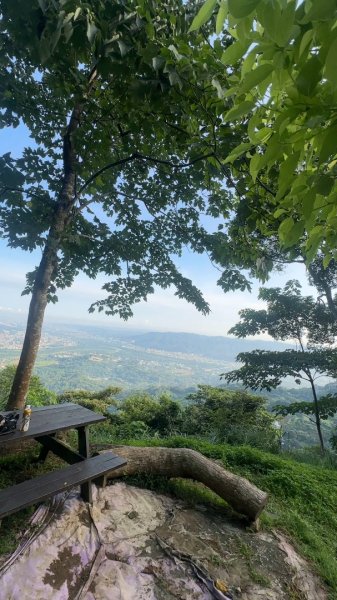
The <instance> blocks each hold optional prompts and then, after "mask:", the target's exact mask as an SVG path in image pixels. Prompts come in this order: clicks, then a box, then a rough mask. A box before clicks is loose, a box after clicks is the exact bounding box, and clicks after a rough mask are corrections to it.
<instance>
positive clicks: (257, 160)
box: [249, 154, 264, 183]
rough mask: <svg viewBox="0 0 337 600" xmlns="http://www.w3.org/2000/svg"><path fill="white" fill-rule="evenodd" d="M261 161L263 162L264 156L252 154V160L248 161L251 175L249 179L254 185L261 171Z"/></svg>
mask: <svg viewBox="0 0 337 600" xmlns="http://www.w3.org/2000/svg"><path fill="white" fill-rule="evenodd" d="M263 160H264V156H263V155H262V154H254V156H253V158H252V159H251V161H250V164H249V172H250V174H251V177H252V179H253V181H254V183H255V181H256V178H257V176H258V174H259V171H260V169H261V166H262V162H263Z"/></svg>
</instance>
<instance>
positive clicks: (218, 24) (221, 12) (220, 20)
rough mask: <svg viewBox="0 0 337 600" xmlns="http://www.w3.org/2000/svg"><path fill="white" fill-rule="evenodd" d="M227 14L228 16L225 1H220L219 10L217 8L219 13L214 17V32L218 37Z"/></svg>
mask: <svg viewBox="0 0 337 600" xmlns="http://www.w3.org/2000/svg"><path fill="white" fill-rule="evenodd" d="M227 14H228V6H227V0H221V3H220V8H219V11H218V14H217V17H216V27H215V31H216V34H217V35H219V33H221V31H222V28H223V26H224V22H225V20H226V17H227Z"/></svg>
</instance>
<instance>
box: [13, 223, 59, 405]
mask: <svg viewBox="0 0 337 600" xmlns="http://www.w3.org/2000/svg"><path fill="white" fill-rule="evenodd" d="M56 225H57V227H56V226H55V227H53V228H52V229H51V230H50V232H49V234H48V239H47V242H46V246H45V249H44V252H43V255H42V259H41V262H40V265H39V267H38V270H37V274H36V277H35V282H34V288H33V293H32V298H31V301H30V305H29V312H28V319H27V326H26V333H25V338H24V342H23V347H22V350H21V355H20V359H19V364H18V366H17V369H16V373H15V376H14V380H13V384H12V388H11V391H10V394H9V398H8V402H7V410H12V409H14V408H18V409H22V408H23V406H24V404H25V399H26V396H27V393H28V390H29V383H30V379H31V376H32V372H33V368H34V364H35V360H36V356H37V352H38V349H39V344H40V339H41V332H42V325H43V318H44V312H45V309H46V306H47V301H48V290H49V287H50V284H51V282H52V277H53V272H54V269H55V267H56V261H57V250H58V242H59V239H60V236H59V235H57V234H56V231H57V230H58V229H60V231H61V230H62V229H63V228H64V218H62V217H60V218H59V222H58V223H57V224H56Z"/></svg>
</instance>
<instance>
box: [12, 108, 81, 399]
mask: <svg viewBox="0 0 337 600" xmlns="http://www.w3.org/2000/svg"><path fill="white" fill-rule="evenodd" d="M81 112H82V107H81V105H77V106H76V107H75V108H74V110H73V112H72V115H71V117H70V120H69V124H68V127H67V131H66V134H65V136H64V138H63V169H64V178H63V184H62V188H61V191H60V195H59V198H58V201H57V205H56V210H55V213H54V222H53V223H52V224H51V227H50V229H49V233H48V236H47V241H46V245H45V247H44V251H43V254H42V259H41V262H40V265H39V267H38V269H37V273H36V277H35V282H34V287H33V293H32V298H31V301H30V305H29V313H28V320H27V326H26V333H25V339H24V343H23V347H22V351H21V355H20V359H19V364H18V367H17V370H16V373H15V376H14V380H13V384H12V388H11V391H10V394H9V398H8V402H7V410H12V409H14V408H18V409H22V408H23V406H24V404H25V399H26V396H27V393H28V390H29V383H30V379H31V376H32V372H33V368H34V364H35V360H36V356H37V352H38V349H39V344H40V339H41V332H42V325H43V319H44V313H45V309H46V306H47V302H48V291H49V288H50V285H51V283H52V281H53V275H54V272H55V269H56V268H57V253H58V250H59V247H60V241H61V238H62V235H63V232H64V229H65V227H66V224H67V221H68V218H69V216H70V214H71V210H72V208H73V206H74V203H75V201H76V187H75V186H76V154H75V150H74V147H73V144H72V135H73V134H74V132H75V131H76V129H77V128H78V126H79V119H80V115H81Z"/></svg>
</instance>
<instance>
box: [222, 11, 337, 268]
mask: <svg viewBox="0 0 337 600" xmlns="http://www.w3.org/2000/svg"><path fill="white" fill-rule="evenodd" d="M227 8H228V12H227V13H226V12H225V13H224V15H225V16H224V17H222V16H221V19H220V16H219V12H220V11H218V26H217V33H218V34H219V33H220V32H219V24H220V22H222V21H223V31H225V30H227V31H229V32H230V34H231V35H232V37H233V44H232V45H231V46H229V47H228V48H226V50H225V51H224V53H223V57H222V62H223V64H224V67H225V72H226V73H230V77H229V82H230V85H229V86H228V87H227V90H226V91H225V92H224V99H225V100H226V99H230V100H231V101H233V106H232V108H231V109H230V110H227V111H226V112H225V118H226V119H227V120H232V121H235V122H236V123H241V125H242V126H243V127H244V130H245V131H246V135H243V137H242V139H241V140H240V144H239V145H238V147H237V149H232V151H231V153H230V155H229V156H227V157H226V158H225V160H224V162H225V164H230V165H232V166H231V169H232V174H233V178H234V180H235V181H236V183H237V186H239V185H242V179H244V181H245V185H244V187H245V188H246V189H247V188H249V189H251V190H252V192H251V194H252V196H253V195H254V194H255V193H256V188H255V187H254V186H255V185H259V186H260V191H259V196H260V203H261V210H260V211H256V213H255V215H254V214H253V212H252V213H251V214H250V219H251V220H253V221H254V224H253V226H254V227H255V228H256V229H257V230H260V232H261V234H265V233H266V231H271V230H273V231H277V230H278V232H279V235H280V240H281V242H282V244H283V246H285V245H287V246H288V247H291V245H292V244H298V243H300V244H301V247H302V250H303V251H304V253H305V252H306V258H307V261H308V262H309V261H310V260H312V258H313V257H314V256H315V253H316V252H317V251H321V252H323V254H325V255H326V256H327V257H329V258H330V259H331V258H332V257H334V258H337V234H336V233H334V231H336V211H337V203H336V197H337V196H336V191H337V186H336V185H335V181H336V175H337V160H336V144H335V130H336V117H337V113H336V102H337V70H336V56H337V29H336V22H337V5H336V2H335V0H322V1H320V2H313V1H312V0H304V2H302V3H296V2H295V0H290V1H288V2H284V1H283V0H273V2H271V1H270V0H260V1H255V0H243V1H240V2H239V1H236V0H228V5H227ZM216 10H217V9H216V8H215V9H214V12H216ZM248 140H249V141H250V144H249V143H248ZM245 144H247V145H246V146H245ZM249 178H250V182H249ZM263 182H265V184H264V186H262V185H261V184H262V183H263ZM252 183H253V186H252ZM255 202H256V201H255ZM269 202H270V203H271V204H273V205H274V210H273V211H271V212H270V213H269V215H270V216H269V217H268V221H266V211H265V210H264V209H263V206H262V203H265V204H268V203H269ZM259 212H260V214H261V215H262V214H263V215H264V216H263V218H259ZM275 214H276V215H277V217H275V216H274V217H273V215H275ZM273 218H274V219H276V221H273ZM280 221H281V223H280ZM282 221H283V224H282ZM329 258H327V259H326V261H325V262H326V264H327V263H328V260H329Z"/></svg>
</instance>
